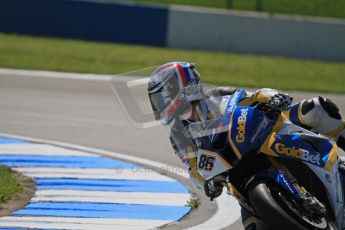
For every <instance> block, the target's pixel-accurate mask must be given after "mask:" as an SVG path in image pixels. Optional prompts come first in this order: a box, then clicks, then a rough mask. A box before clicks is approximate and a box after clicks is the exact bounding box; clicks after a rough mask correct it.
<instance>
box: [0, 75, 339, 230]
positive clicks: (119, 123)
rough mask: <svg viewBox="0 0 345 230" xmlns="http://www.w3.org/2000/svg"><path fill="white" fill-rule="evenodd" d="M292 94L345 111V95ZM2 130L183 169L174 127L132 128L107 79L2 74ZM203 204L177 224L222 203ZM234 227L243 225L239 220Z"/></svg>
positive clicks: (201, 217)
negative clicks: (173, 140) (173, 145)
mask: <svg viewBox="0 0 345 230" xmlns="http://www.w3.org/2000/svg"><path fill="white" fill-rule="evenodd" d="M289 94H290V95H292V96H294V99H295V101H299V100H301V99H303V98H311V97H316V96H318V95H322V96H325V97H328V98H330V99H332V100H333V101H334V102H335V103H337V104H338V105H339V107H340V108H341V112H342V113H343V114H345V96H344V95H330V94H319V93H301V92H289ZM0 132H2V133H11V134H17V135H23V136H30V137H34V138H42V139H47V140H55V141H61V142H66V143H72V144H77V145H82V146H87V147H94V148H99V149H104V150H109V151H117V152H122V153H126V154H128V155H130V156H138V157H142V158H146V159H150V160H154V161H159V162H162V163H165V164H167V165H168V166H167V167H169V168H168V170H174V169H175V168H174V166H179V167H181V164H180V162H179V161H178V160H177V159H176V157H175V156H174V154H173V151H172V149H171V147H170V143H169V140H168V130H166V129H165V128H162V127H154V128H148V129H137V128H134V127H132V126H131V125H130V124H129V122H128V120H127V118H126V116H125V115H124V113H123V111H122V110H121V108H120V105H119V104H118V102H117V101H116V99H115V97H114V95H113V93H112V89H111V86H110V83H109V82H106V81H84V80H76V79H57V78H42V77H30V76H24V77H23V76H14V75H6V74H0ZM184 182H185V183H188V182H187V181H184ZM189 185H190V184H189ZM199 195H200V193H199ZM202 202H203V205H202V206H201V208H199V209H198V210H197V211H194V212H193V213H192V214H191V215H190V216H189V217H188V218H186V220H184V221H182V223H181V225H178V226H175V228H184V227H189V226H193V225H196V224H198V223H200V222H202V221H205V220H207V219H208V218H209V217H210V216H211V215H212V214H213V213H214V212H215V210H216V206H215V204H214V203H211V202H208V201H206V199H204V198H202ZM216 228H217V227H216V226H215V229H216ZM229 229H242V228H241V226H240V224H239V222H237V223H235V224H234V225H233V226H231V227H230V228H229Z"/></svg>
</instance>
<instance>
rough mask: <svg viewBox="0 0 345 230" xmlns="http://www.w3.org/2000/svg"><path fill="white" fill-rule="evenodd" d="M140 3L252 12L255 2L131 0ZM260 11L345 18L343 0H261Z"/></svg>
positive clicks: (344, 3) (226, 0)
mask: <svg viewBox="0 0 345 230" xmlns="http://www.w3.org/2000/svg"><path fill="white" fill-rule="evenodd" d="M132 1H134V2H140V3H160V4H179V5H191V6H204V7H215V8H227V7H228V2H230V1H231V2H232V9H235V10H248V11H254V10H255V7H256V2H257V1H256V0H212V1H205V0H132ZM261 11H263V12H269V13H284V14H293V15H306V16H320V17H336V18H345V1H344V0H332V1H329V0H304V1H301V0H262V3H261Z"/></svg>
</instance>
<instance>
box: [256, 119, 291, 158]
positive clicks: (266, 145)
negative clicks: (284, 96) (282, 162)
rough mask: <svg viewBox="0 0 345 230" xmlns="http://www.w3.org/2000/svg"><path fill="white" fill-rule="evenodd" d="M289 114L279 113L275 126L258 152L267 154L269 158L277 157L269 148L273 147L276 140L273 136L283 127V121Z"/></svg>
mask: <svg viewBox="0 0 345 230" xmlns="http://www.w3.org/2000/svg"><path fill="white" fill-rule="evenodd" d="M288 116H289V112H283V113H281V115H280V117H279V119H278V120H277V122H276V124H275V125H274V127H273V130H272V132H271V133H270V135H268V137H267V138H266V140H265V142H264V144H263V145H262V146H261V148H260V152H262V153H264V154H267V155H269V156H273V157H279V155H278V154H277V153H276V152H275V151H273V150H272V149H271V146H272V145H273V143H274V141H275V140H276V138H275V136H276V134H277V132H279V130H280V129H281V128H282V126H283V125H284V122H285V120H286V119H287V118H288Z"/></svg>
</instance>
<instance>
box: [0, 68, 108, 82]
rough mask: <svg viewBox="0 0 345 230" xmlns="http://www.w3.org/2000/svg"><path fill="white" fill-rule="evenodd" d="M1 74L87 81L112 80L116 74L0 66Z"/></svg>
mask: <svg viewBox="0 0 345 230" xmlns="http://www.w3.org/2000/svg"><path fill="white" fill-rule="evenodd" d="M0 74H1V75H14V76H21V77H44V78H56V79H74V80H85V81H110V79H111V78H112V77H114V76H115V75H105V74H81V73H66V72H53V71H42V70H21V69H6V68H0Z"/></svg>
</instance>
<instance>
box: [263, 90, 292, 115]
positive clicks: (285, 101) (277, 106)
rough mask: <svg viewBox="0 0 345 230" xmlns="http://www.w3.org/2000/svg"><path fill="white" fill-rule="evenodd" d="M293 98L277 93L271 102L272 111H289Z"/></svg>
mask: <svg viewBox="0 0 345 230" xmlns="http://www.w3.org/2000/svg"><path fill="white" fill-rule="evenodd" d="M292 100H293V98H292V97H290V96H289V95H287V94H283V93H277V94H275V95H274V96H273V97H271V100H270V101H269V105H270V107H271V109H272V110H276V111H287V110H289V106H290V105H291V103H292Z"/></svg>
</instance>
